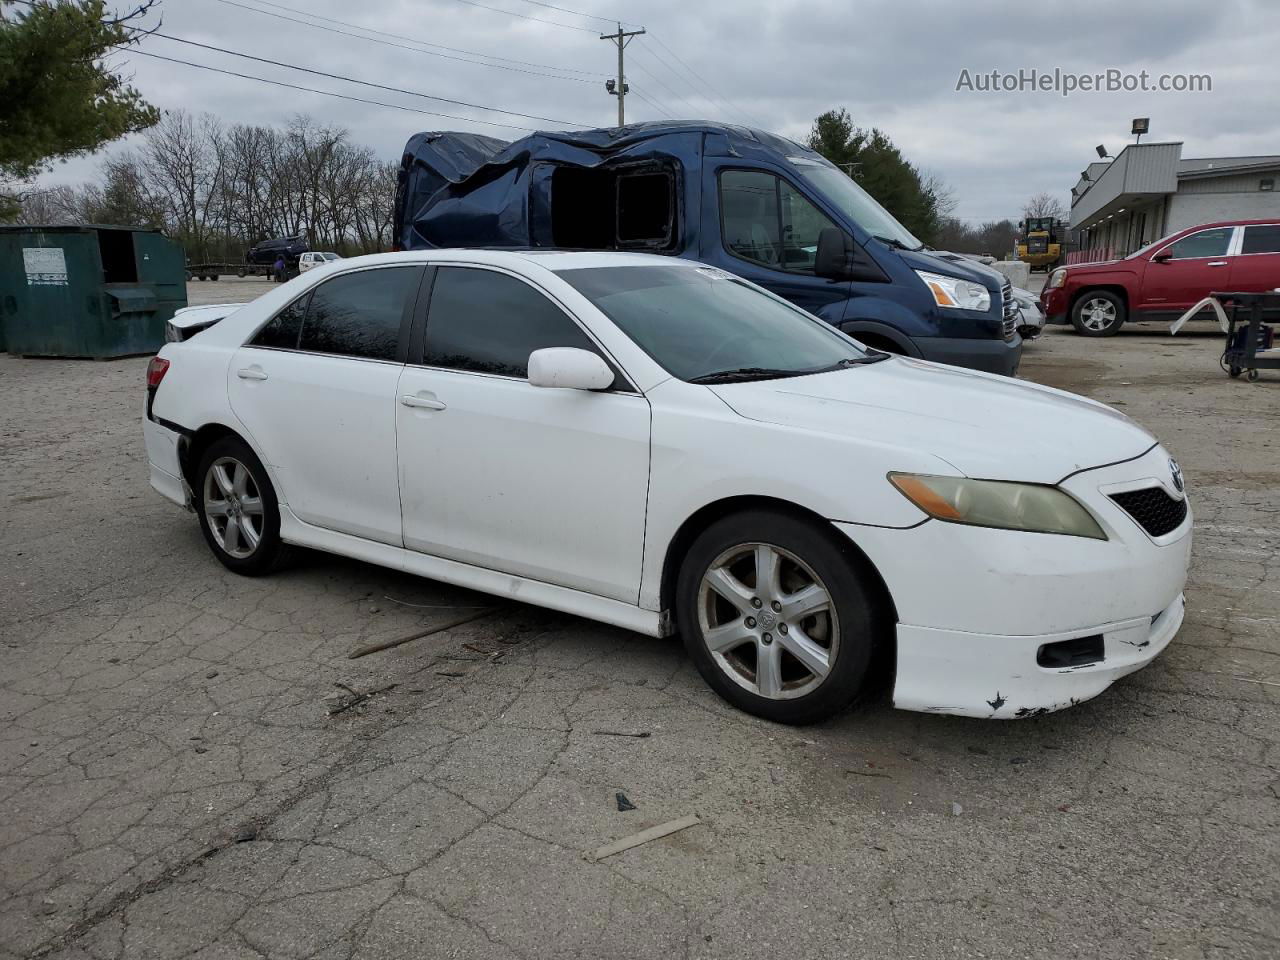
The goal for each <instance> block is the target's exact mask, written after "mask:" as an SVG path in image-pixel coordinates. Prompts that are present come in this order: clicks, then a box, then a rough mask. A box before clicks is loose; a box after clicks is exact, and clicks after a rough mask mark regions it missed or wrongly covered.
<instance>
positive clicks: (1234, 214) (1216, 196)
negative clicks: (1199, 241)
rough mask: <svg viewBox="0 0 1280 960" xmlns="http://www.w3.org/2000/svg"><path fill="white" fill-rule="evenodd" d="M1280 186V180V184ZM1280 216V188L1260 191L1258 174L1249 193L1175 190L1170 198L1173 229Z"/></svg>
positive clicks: (1171, 225) (1169, 229) (1278, 218)
mask: <svg viewBox="0 0 1280 960" xmlns="http://www.w3.org/2000/svg"><path fill="white" fill-rule="evenodd" d="M1277 186H1280V184H1277ZM1272 217H1274V218H1276V219H1277V220H1280V190H1271V191H1260V190H1258V189H1257V178H1256V177H1255V178H1254V189H1253V190H1252V191H1250V192H1247V193H1203V192H1197V193H1183V192H1181V191H1179V192H1178V193H1175V194H1174V195H1173V196H1172V197H1171V198H1170V200H1169V224H1168V227H1167V229H1166V230H1165V231H1164V232H1165V233H1173V232H1174V231H1175V230H1182V229H1184V228H1185V227H1194V226H1195V225H1196V224H1199V223H1213V222H1214V221H1215V220H1262V219H1270V218H1272Z"/></svg>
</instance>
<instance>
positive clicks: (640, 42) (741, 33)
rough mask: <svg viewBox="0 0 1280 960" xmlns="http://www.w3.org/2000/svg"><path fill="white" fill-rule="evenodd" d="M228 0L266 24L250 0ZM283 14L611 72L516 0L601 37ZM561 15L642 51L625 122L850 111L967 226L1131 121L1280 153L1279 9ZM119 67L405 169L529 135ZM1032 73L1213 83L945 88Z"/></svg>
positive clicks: (153, 43) (228, 41)
mask: <svg viewBox="0 0 1280 960" xmlns="http://www.w3.org/2000/svg"><path fill="white" fill-rule="evenodd" d="M236 2H238V3H243V4H244V5H245V6H262V5H261V4H259V3H257V2H256V0H236ZM272 2H275V3H277V4H279V5H280V6H277V7H265V6H263V9H265V10H271V11H273V12H276V13H283V12H285V11H284V10H283V9H281V8H282V7H292V8H295V9H297V10H299V11H306V12H310V13H313V14H319V15H322V16H328V17H334V18H337V19H340V20H346V21H349V22H352V23H359V24H361V25H363V26H366V27H369V28H372V29H376V30H384V31H387V32H388V33H390V34H393V35H394V36H395V37H398V38H403V40H397V41H396V42H404V43H409V44H411V42H412V41H413V40H421V41H427V42H430V43H437V44H446V45H448V46H451V47H457V48H461V49H466V50H474V51H482V52H486V53H491V54H494V55H496V56H502V57H508V58H513V59H517V60H526V61H531V62H533V63H537V64H548V65H552V66H556V67H560V68H567V69H572V70H577V71H586V72H593V73H597V74H599V75H601V76H604V75H608V74H610V73H612V71H613V67H614V52H613V46H612V45H611V44H609V43H605V42H602V41H601V40H599V39H598V38H597V37H596V35H595V32H594V31H595V30H597V29H606V28H607V24H606V23H604V22H601V21H594V20H590V19H586V18H583V17H577V16H573V15H570V14H565V13H558V12H556V11H554V10H551V9H548V8H546V7H544V6H539V5H534V4H530V3H527V2H525V0H483V2H484V4H485V5H486V6H491V7H500V8H504V9H506V10H509V11H514V12H519V13H523V14H525V15H526V16H529V17H536V18H542V19H547V20H560V21H562V22H564V23H566V24H572V25H575V26H579V27H586V28H590V30H574V29H566V28H562V27H557V26H552V25H550V24H547V23H541V22H536V21H535V20H527V19H519V18H516V17H514V16H509V15H503V14H501V13H495V12H491V11H489V10H485V9H481V8H479V7H476V6H472V5H468V4H466V3H463V2H460V0H368V2H366V3H364V4H353V3H350V2H344V0H272ZM478 2H479V0H478ZM558 5H560V6H564V7H569V8H572V9H575V10H581V11H586V12H590V13H597V14H600V15H601V16H609V15H619V14H625V16H626V19H627V20H629V21H632V22H640V23H643V24H644V25H645V26H646V27H647V28H648V29H649V30H650V31H651V34H650V35H649V36H645V37H640V38H637V40H635V41H634V42H633V44H632V45H631V47H629V48H628V58H629V61H628V62H629V69H628V73H629V75H630V76H629V79H630V82H631V84H632V86H633V89H634V90H635V91H636V93H637V95H636V96H633V97H631V98H629V99H628V116H629V117H630V118H632V119H635V120H648V119H658V118H660V117H661V116H662V113H661V112H660V111H659V110H658V109H655V107H654V106H652V105H650V103H648V102H645V100H643V99H641V97H640V96H639V94H643V95H644V96H646V97H648V98H649V99H650V100H651V101H652V102H653V103H656V104H658V105H659V106H660V107H661V108H664V109H665V110H667V111H668V112H670V113H671V114H673V115H675V116H678V117H691V116H701V117H710V118H713V119H728V120H734V121H737V122H748V121H749V122H754V123H757V124H760V125H763V126H765V127H767V128H769V129H772V130H775V131H777V132H780V133H783V134H785V135H788V136H792V137H795V138H798V139H799V138H803V136H804V135H805V133H806V132H807V130H808V128H809V125H810V123H811V122H812V119H813V117H814V116H816V115H817V114H818V113H820V112H822V111H823V110H826V109H828V108H831V107H836V106H845V107H847V108H848V109H849V111H850V112H851V113H852V114H853V116H854V118H855V119H856V121H857V122H858V123H860V124H864V125H867V126H872V125H874V126H878V127H881V128H883V129H884V130H886V131H887V132H888V133H889V134H890V136H892V137H893V138H894V140H895V141H896V142H897V143H898V144H899V145H900V146H901V147H902V148H903V150H904V152H905V153H906V154H907V155H908V156H909V157H910V158H911V159H912V160H913V161H915V162H916V163H917V164H919V165H920V166H922V167H924V168H925V169H926V170H928V171H930V172H932V173H936V174H937V175H939V176H940V177H942V178H943V180H945V181H946V182H947V183H949V184H950V185H951V186H952V188H953V189H954V191H955V194H956V197H957V199H958V201H959V207H958V209H957V214H959V215H961V216H964V217H968V218H972V219H984V218H994V217H1000V216H1009V215H1014V216H1016V214H1017V213H1018V210H1019V208H1020V205H1021V202H1022V201H1023V200H1024V199H1025V198H1026V197H1028V196H1029V195H1031V194H1033V193H1036V192H1039V191H1041V190H1049V191H1052V192H1055V193H1057V194H1059V195H1060V196H1062V197H1063V198H1064V199H1065V198H1066V196H1067V191H1068V189H1069V187H1070V186H1071V184H1072V183H1074V181H1075V177H1076V174H1077V173H1078V172H1079V170H1080V169H1081V168H1082V167H1083V166H1084V165H1085V164H1086V163H1087V162H1088V161H1089V160H1090V159H1091V158H1092V157H1093V146H1094V144H1096V143H1106V144H1107V145H1108V146H1110V147H1112V148H1113V149H1116V148H1119V147H1120V146H1122V145H1123V143H1124V142H1126V141H1127V140H1128V126H1129V119H1130V118H1131V117H1134V116H1150V117H1151V118H1152V120H1151V122H1152V139H1161V140H1166V139H1168V140H1174V139H1176V140H1183V141H1185V142H1186V147H1185V149H1184V155H1186V156H1205V155H1216V154H1224V155H1230V154H1248V153H1280V111H1277V110H1276V109H1275V106H1274V98H1275V91H1276V89H1277V88H1278V87H1280V83H1278V82H1277V81H1278V80H1280V77H1278V76H1277V73H1278V71H1277V66H1276V63H1277V60H1276V55H1275V51H1276V50H1277V49H1280V4H1276V3H1274V2H1273V0H1217V2H1214V3H1196V2H1187V3H1179V2H1175V0H1130V2H1117V0H1078V2H1076V3H1074V4H1072V5H1070V6H1067V5H1063V4H1041V5H1037V4H1027V3H1023V2H1016V3H1015V2H996V0H968V2H946V3H924V2H919V0H861V2H856V3H850V2H845V3H835V2H821V0H815V2H807V3H804V4H798V3H785V2H778V0H774V2H770V3H766V2H762V0H736V2H708V0H704V2H702V3H689V2H688V0H684V2H677V0H656V2H651V3H643V4H639V3H633V4H629V5H626V6H623V5H622V4H621V3H619V2H605V0H563V2H560V3H558ZM301 19H305V17H303V18H301ZM164 29H165V32H166V33H171V34H174V35H177V36H182V37H187V38H190V39H193V40H199V41H201V42H205V43H210V44H215V45H217V46H222V47H227V48H231V49H236V50H241V51H243V52H246V53H253V54H255V55H258V56H263V57H269V58H274V59H279V60H284V61H289V62H292V63H298V64H304V65H307V66H311V67H315V68H317V69H322V70H325V71H328V72H331V73H337V74H343V75H347V76H351V77H358V78H361V79H366V80H371V81H374V82H377V83H384V84H388V85H393V86H400V87H405V88H409V89H413V90H418V91H422V92H428V93H433V94H436V95H438V96H442V97H448V98H452V99H458V100H467V101H471V102H475V103H483V104H489V105H493V106H501V107H504V108H506V109H509V110H514V111H519V112H523V113H530V114H537V115H541V116H547V117H554V118H558V119H564V120H570V121H576V122H581V123H585V124H592V125H607V124H609V123H611V122H612V121H613V117H614V110H615V103H614V100H613V98H612V97H609V96H607V95H606V94H605V92H604V90H603V87H602V85H601V83H600V82H599V81H598V80H593V81H592V82H579V81H574V80H564V79H551V78H548V77H541V76H530V75H526V74H521V73H515V72H510V71H507V70H500V69H495V68H492V67H487V66H479V65H474V64H468V63H460V62H458V61H456V60H449V59H443V58H440V57H434V56H428V55H424V54H421V53H415V52H412V51H409V50H404V49H397V48H395V47H389V46H385V45H379V44H375V43H371V42H368V41H364V40H359V39H354V38H350V37H344V36H338V35H335V34H333V33H329V32H325V31H322V30H318V29H314V28H311V27H306V26H301V25H298V24H296V23H289V22H285V21H282V20H279V19H276V18H273V17H271V16H268V15H265V14H263V13H252V12H249V11H247V10H244V9H241V8H238V7H236V6H232V5H230V4H228V3H222V2H218V0H166V2H165V3H164ZM383 39H390V38H383ZM659 41H660V42H659ZM664 45H665V46H664ZM143 49H145V50H149V51H152V52H154V53H158V54H163V55H166V56H173V57H179V58H181V59H186V60H193V61H197V62H201V63H208V64H213V65H217V66H222V67H227V68H229V69H235V70H238V71H240V72H244V73H251V74H257V75H260V76H265V77H270V78H272V79H280V80H285V81H288V82H295V83H300V84H303V85H307V86H315V87H318V88H322V89H328V90H334V91H337V92H342V93H347V94H350V95H353V96H362V97H368V98H371V99H376V100H386V101H388V102H393V103H399V104H403V105H406V106H413V107H417V108H419V109H425V110H432V109H437V110H440V111H441V112H445V113H457V114H459V115H466V116H470V117H474V118H484V119H489V120H496V121H501V122H510V123H516V124H527V123H529V121H524V120H520V119H518V118H511V117H504V116H502V115H499V114H492V113H482V112H479V111H471V110H460V109H459V108H456V107H450V106H447V105H443V104H433V103H432V102H430V101H426V100H422V99H418V98H415V97H411V96H406V95H402V94H396V93H390V92H387V91H374V90H370V89H367V88H361V87H358V86H355V85H352V84H346V83H341V82H338V81H333V80H327V79H322V78H318V77H306V76H303V75H299V74H296V73H293V72H291V71H288V70H284V69H281V68H276V67H270V66H266V65H263V64H256V63H251V62H248V61H243V60H237V59H236V58H233V57H227V56H223V55H220V54H214V53H210V52H208V51H202V50H197V49H192V48H187V47H184V46H183V45H182V44H177V43H173V42H171V41H167V40H161V39H159V38H153V39H149V40H147V41H146V42H145V45H144V47H143ZM671 51H674V53H675V54H676V55H678V56H679V58H681V59H682V60H683V61H684V62H685V63H687V64H689V65H691V66H692V68H693V70H695V71H696V72H697V74H699V75H700V76H701V77H702V78H705V79H706V80H709V81H710V82H711V84H712V85H713V86H714V88H715V92H714V93H713V92H711V91H709V90H708V89H707V86H706V84H704V83H702V82H701V81H699V80H696V79H695V78H692V77H690V76H689V75H688V73H687V71H686V70H685V68H684V67H682V66H681V65H680V64H679V63H678V62H677V61H676V60H675V59H674V58H673V56H672V53H671ZM123 59H125V60H127V62H128V68H127V69H128V70H129V71H130V72H132V73H133V74H134V76H135V83H136V85H137V86H138V87H139V88H140V89H141V90H142V91H143V92H144V94H145V95H146V96H147V97H148V98H149V99H150V100H151V101H152V102H153V103H155V104H157V105H158V106H160V107H163V108H166V109H172V108H183V109H187V110H192V111H197V112H200V111H208V112H210V113H214V114H217V115H218V116H220V117H221V118H222V119H223V120H224V121H227V122H243V123H276V124H280V123H284V122H287V120H288V118H289V117H290V116H291V115H293V114H296V113H309V114H312V115H314V116H316V117H318V118H321V119H323V120H326V121H330V122H333V123H339V124H343V125H345V126H347V127H349V128H350V130H351V132H352V136H353V138H354V139H356V140H357V141H359V142H362V143H367V144H369V145H370V146H372V147H373V148H374V149H375V150H377V151H378V153H380V154H381V155H383V156H386V157H393V156H395V155H397V154H398V153H399V150H400V148H401V146H402V145H403V144H404V141H405V140H406V139H407V138H408V136H409V135H410V134H412V133H413V132H415V131H417V130H423V129H472V130H476V131H479V132H485V133H490V134H492V135H496V136H503V137H508V138H514V137H516V136H518V135H519V134H520V131H518V130H511V129H503V128H497V127H489V126H484V125H480V124H477V123H467V122H459V121H451V120H444V119H440V118H434V117H429V116H416V115H413V114H410V113H403V112H400V111H397V110H392V109H386V108H380V107H372V106H364V105H360V104H354V103H349V102H344V101H341V100H331V99H328V98H325V97H321V96H316V95H313V94H307V93H301V92H294V91H287V90H282V89H278V88H273V87H269V86H266V85H262V84H256V83H252V82H250V81H246V80H239V79H236V78H232V77H226V76H219V75H216V74H209V73H204V72H201V71H198V70H193V69H190V68H188V67H184V66H178V65H173V64H168V63H163V62H159V61H153V60H148V59H146V58H144V57H139V56H127V57H125V58H123ZM1033 67H1034V68H1037V69H1040V70H1042V71H1043V70H1047V71H1052V70H1053V69H1054V68H1055V67H1058V68H1061V69H1063V70H1068V71H1074V72H1079V73H1093V72H1098V71H1103V70H1106V69H1107V68H1118V69H1121V70H1125V71H1127V72H1137V71H1139V70H1147V71H1149V72H1150V73H1152V74H1153V75H1158V74H1160V73H1209V74H1211V75H1212V77H1213V90H1212V92H1211V93H1198V94H1192V93H1183V94H1176V93H1147V94H1141V93H1114V94H1110V93H1078V94H1076V95H1075V96H1072V97H1070V98H1067V99H1064V98H1062V97H1060V96H1058V95H1056V94H1052V93H1030V92H1025V93H999V94H980V93H969V92H957V91H956V89H955V86H956V81H957V78H958V76H959V75H960V71H961V70H962V69H966V68H967V69H969V70H971V71H975V72H978V71H990V70H993V69H996V70H1001V71H1007V72H1016V71H1017V70H1018V69H1019V68H1033ZM527 69H529V70H538V69H539V68H538V67H528V68H527ZM721 98H723V99H724V100H727V101H728V104H729V106H728V107H726V106H725V104H724V103H723V102H722V100H721ZM531 125H538V124H531ZM541 126H547V125H546V124H541ZM126 146H127V145H126ZM113 149H119V147H116V148H113ZM97 162H98V161H97V160H96V159H90V160H81V161H75V162H73V163H70V164H66V165H63V166H61V167H60V168H59V169H58V170H57V171H56V172H55V174H53V175H51V178H50V179H56V180H58V181H67V180H78V179H83V178H85V177H86V176H89V175H91V174H92V172H93V170H94V168H95V167H96V164H97Z"/></svg>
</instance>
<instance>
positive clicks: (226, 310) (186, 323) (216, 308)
mask: <svg viewBox="0 0 1280 960" xmlns="http://www.w3.org/2000/svg"><path fill="white" fill-rule="evenodd" d="M243 306H244V304H243V303H210V304H206V305H205V306H202V307H183V308H182V309H181V310H178V311H176V312H175V313H174V315H173V318H172V319H171V320H169V322H168V323H166V324H165V325H164V338H165V340H166V341H168V342H169V343H181V342H182V341H183V340H190V339H191V338H192V337H194V336H195V335H196V334H197V333H199V332H200V331H201V330H208V329H209V328H210V327H212V326H213V325H214V324H215V323H217V322H218V321H219V320H222V319H225V318H226V317H229V316H231V314H233V313H235V312H236V311H237V310H239V309H240V308H241V307H243Z"/></svg>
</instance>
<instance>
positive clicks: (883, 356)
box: [814, 351, 890, 373]
mask: <svg viewBox="0 0 1280 960" xmlns="http://www.w3.org/2000/svg"><path fill="white" fill-rule="evenodd" d="M889 357H890V354H887V353H881V352H880V351H876V352H875V353H868V354H867V355H866V356H863V357H845V358H844V359H843V360H837V361H836V362H835V363H833V364H832V365H831V366H829V367H823V368H822V369H821V370H816V371H814V372H815V373H826V372H828V371H830V370H846V369H848V368H849V367H862V366H866V365H867V364H868V363H879V362H880V361H881V360H888V359H889Z"/></svg>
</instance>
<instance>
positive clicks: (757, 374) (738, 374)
mask: <svg viewBox="0 0 1280 960" xmlns="http://www.w3.org/2000/svg"><path fill="white" fill-rule="evenodd" d="M808 372H810V371H807V370H779V369H777V368H775V367H737V368H735V369H733V370H717V371H716V372H715V373H704V374H703V375H702V376H700V377H694V378H693V379H692V380H690V381H689V382H690V383H734V382H735V381H738V380H768V379H770V378H771V377H798V376H801V375H803V374H805V373H808Z"/></svg>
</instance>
